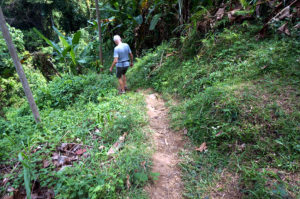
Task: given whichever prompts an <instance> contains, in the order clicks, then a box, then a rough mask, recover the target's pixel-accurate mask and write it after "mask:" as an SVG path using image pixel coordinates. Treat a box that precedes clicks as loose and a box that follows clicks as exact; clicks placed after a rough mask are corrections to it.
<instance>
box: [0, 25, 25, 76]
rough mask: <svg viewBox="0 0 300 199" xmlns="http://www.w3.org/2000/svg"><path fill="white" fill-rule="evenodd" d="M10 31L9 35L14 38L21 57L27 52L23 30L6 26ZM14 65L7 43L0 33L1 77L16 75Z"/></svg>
mask: <svg viewBox="0 0 300 199" xmlns="http://www.w3.org/2000/svg"><path fill="white" fill-rule="evenodd" d="M6 25H7V26H8V29H9V33H10V35H11V37H12V40H13V43H14V45H15V47H16V49H17V51H18V53H19V55H21V54H22V53H23V52H24V51H25V47H24V41H23V33H22V31H21V30H18V29H16V28H14V27H10V26H9V25H8V24H6ZM14 71H15V69H14V65H13V60H12V59H11V56H10V54H9V52H8V48H7V46H6V42H5V40H4V38H3V36H2V32H0V76H1V77H10V76H12V75H13V74H14Z"/></svg>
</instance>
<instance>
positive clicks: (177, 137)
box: [144, 91, 184, 199]
mask: <svg viewBox="0 0 300 199" xmlns="http://www.w3.org/2000/svg"><path fill="white" fill-rule="evenodd" d="M144 95H145V98H146V103H147V109H148V111H147V114H148V116H149V120H150V129H151V131H152V132H153V133H152V134H151V136H152V140H153V144H154V145H155V146H154V147H155V149H156V150H155V153H154V154H153V156H152V161H153V168H152V172H155V173H160V176H159V177H158V180H156V181H155V182H154V183H152V184H149V185H148V186H146V188H145V190H146V191H147V192H148V193H149V196H150V198H151V199H177V198H182V189H183V184H182V181H181V173H180V169H179V166H178V163H179V158H178V157H177V154H178V152H179V151H180V150H181V149H183V146H184V139H183V136H182V135H181V134H180V133H178V132H174V131H172V130H171V129H170V128H169V120H168V109H167V108H166V107H165V103H164V101H163V100H162V99H161V97H160V96H159V95H158V94H156V93H152V94H151V91H145V92H144Z"/></svg>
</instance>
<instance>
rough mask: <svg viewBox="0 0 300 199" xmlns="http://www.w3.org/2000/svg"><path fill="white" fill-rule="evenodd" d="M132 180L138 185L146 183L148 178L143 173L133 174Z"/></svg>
mask: <svg viewBox="0 0 300 199" xmlns="http://www.w3.org/2000/svg"><path fill="white" fill-rule="evenodd" d="M134 178H135V179H136V180H137V181H138V182H139V183H145V182H147V181H148V176H147V175H146V174H145V173H143V172H142V173H135V174H134Z"/></svg>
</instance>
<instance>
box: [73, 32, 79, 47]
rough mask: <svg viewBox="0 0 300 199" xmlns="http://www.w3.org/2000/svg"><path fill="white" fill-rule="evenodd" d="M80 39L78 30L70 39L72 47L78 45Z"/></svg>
mask: <svg viewBox="0 0 300 199" xmlns="http://www.w3.org/2000/svg"><path fill="white" fill-rule="evenodd" d="M80 37H81V31H80V30H79V31H77V32H76V33H75V35H74V36H73V39H72V45H76V44H78V43H79V39H80Z"/></svg>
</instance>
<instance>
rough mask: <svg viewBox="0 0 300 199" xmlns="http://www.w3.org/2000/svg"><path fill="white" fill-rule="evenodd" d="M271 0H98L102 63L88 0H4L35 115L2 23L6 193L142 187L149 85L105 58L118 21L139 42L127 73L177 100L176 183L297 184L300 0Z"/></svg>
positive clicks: (219, 188)
mask: <svg viewBox="0 0 300 199" xmlns="http://www.w3.org/2000/svg"><path fill="white" fill-rule="evenodd" d="M272 2H273V1H272ZM272 2H271V1H256V0H240V1H219V0H218V1H211V0H201V1H199V0H187V1H183V0H171V1H169V0H133V1H130V0H103V1H102V0H101V1H100V3H99V6H100V11H101V19H102V20H101V24H102V35H103V37H102V38H103V46H102V47H103V52H104V65H103V66H101V65H100V64H99V60H98V54H99V40H98V32H97V21H96V17H95V15H96V14H95V5H94V1H90V0H79V1H75V0H70V1H59V0H46V1H41V0H19V1H10V0H3V1H1V2H0V6H1V7H2V8H3V11H4V14H5V15H6V19H7V22H8V24H9V25H8V26H9V30H10V33H11V36H12V38H13V42H14V44H15V46H16V48H17V50H18V53H19V54H18V55H19V57H20V61H21V63H22V65H23V67H24V70H25V73H26V76H27V79H28V81H29V84H30V87H31V89H32V91H33V95H34V98H35V100H36V103H37V105H38V107H39V109H40V115H41V118H42V123H41V124H35V123H34V120H33V117H32V115H31V112H30V110H29V105H28V104H27V102H26V100H25V97H24V94H23V91H22V87H21V83H20V82H19V80H18V77H17V75H16V73H15V69H14V66H13V64H12V63H13V62H12V60H11V59H10V56H9V53H8V50H7V48H6V44H5V41H4V39H3V38H2V34H0V99H1V101H0V184H1V188H0V195H1V196H2V195H3V196H14V197H17V196H20V197H23V198H24V197H25V196H26V193H27V194H29V195H30V193H29V192H31V193H32V194H33V196H37V197H46V196H47V197H50V198H51V197H52V198H53V197H55V198H127V197H129V198H147V195H146V194H145V193H144V191H143V186H144V185H145V184H146V183H148V182H149V181H153V180H155V179H157V176H158V175H159V174H157V173H151V171H150V170H151V160H150V158H149V157H150V154H151V149H152V148H151V146H149V144H147V143H150V142H149V140H147V136H146V135H145V132H147V128H145V126H146V124H147V121H146V119H145V104H144V99H143V97H142V95H141V94H139V93H138V92H129V93H127V94H126V95H121V96H119V95H118V90H117V89H116V88H117V84H116V83H117V82H116V78H115V77H114V76H113V74H110V73H109V72H108V70H107V69H108V68H109V66H110V63H111V61H112V50H113V47H114V44H113V41H112V37H113V35H114V34H120V35H121V37H122V38H123V40H124V41H125V42H127V43H129V44H130V46H131V48H132V49H133V50H134V53H135V55H137V56H135V57H137V59H136V60H135V66H134V68H132V69H130V70H129V72H128V79H129V83H130V85H129V87H130V88H131V89H133V90H134V89H135V88H136V89H137V88H149V87H151V88H154V89H155V90H156V91H158V92H161V93H162V94H163V95H164V97H165V99H166V100H170V102H172V99H173V98H175V99H176V101H177V103H176V104H177V105H176V106H174V105H172V104H173V103H169V106H170V110H171V111H170V117H171V120H172V128H174V129H176V130H178V131H183V132H185V133H186V135H187V136H188V138H189V139H190V140H191V142H192V143H191V144H190V145H189V146H187V150H184V151H183V152H182V153H181V154H180V157H181V158H182V163H181V170H182V172H183V176H182V178H183V180H184V183H185V188H184V197H186V198H215V197H223V196H225V197H227V198H234V197H236V198H243V197H244V198H298V197H299V192H300V191H299V182H297V180H296V179H299V165H300V164H299V163H300V162H299V159H300V148H299V139H300V137H299V135H300V134H299V121H300V115H299V110H300V105H299V94H300V93H299V90H300V88H299V85H300V84H299V80H300V67H299V59H300V57H299V54H300V51H299V49H300V42H299V39H300V38H299V35H300V34H299V33H300V32H299V13H300V12H299V5H298V4H297V1H291V0H289V1H276V2H275V3H272ZM295 2H296V3H295ZM291 4H293V5H291ZM289 5H290V6H289ZM287 8H288V9H287ZM281 11H285V12H281ZM126 132H127V133H128V134H126V135H127V137H126V141H125V144H124V145H122V148H121V150H120V151H119V152H118V153H117V154H116V155H114V156H113V157H111V156H109V155H108V154H107V152H108V150H109V149H110V148H111V147H112V146H113V145H114V144H115V143H116V142H117V141H118V140H119V139H120V136H122V135H124V134H125V133H126ZM203 143H205V144H206V145H207V150H206V151H204V152H203V151H202V152H200V151H199V150H198V151H197V150H195V147H197V148H198V146H200V145H201V144H203ZM198 149H199V148H198Z"/></svg>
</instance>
